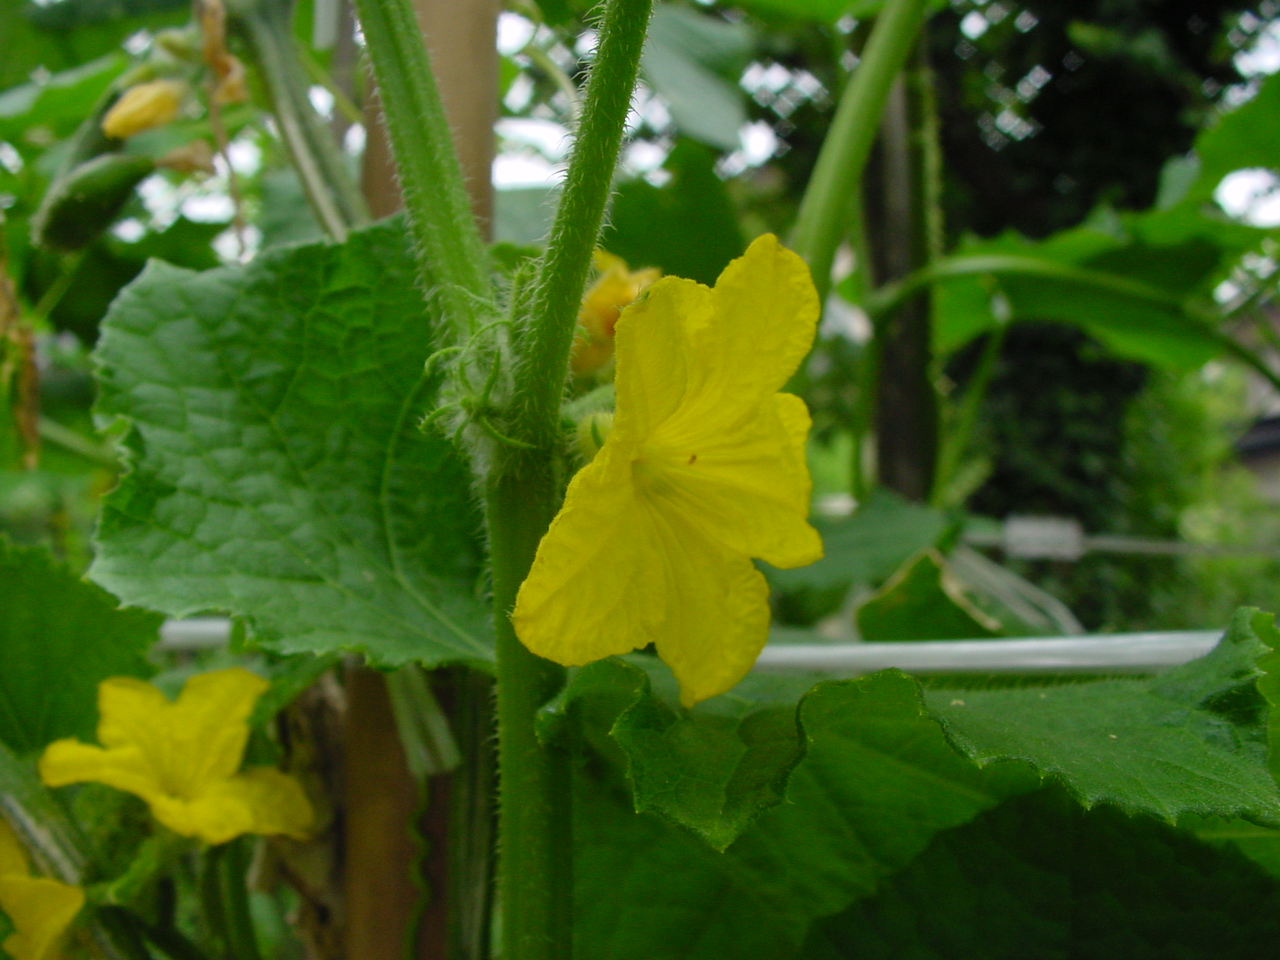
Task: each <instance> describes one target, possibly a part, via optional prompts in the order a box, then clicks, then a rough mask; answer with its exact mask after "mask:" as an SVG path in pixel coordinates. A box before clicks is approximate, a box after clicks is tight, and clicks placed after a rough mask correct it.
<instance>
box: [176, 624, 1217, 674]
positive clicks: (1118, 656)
mask: <svg viewBox="0 0 1280 960" xmlns="http://www.w3.org/2000/svg"><path fill="white" fill-rule="evenodd" d="M1221 636H1222V631H1221V630H1175V631H1165V632H1161V633H1114V634H1105V635H1094V636H1091V637H1078V636H1077V637H1034V638H1028V639H1017V640H916V641H908V642H903V643H771V644H769V645H768V646H766V647H765V648H764V651H763V652H762V653H761V654H760V658H759V659H758V660H757V661H756V665H755V670H756V672H758V673H793V672H813V673H833V674H842V675H845V676H859V675H861V674H864V673H874V672H875V671H876V670H883V669H885V668H886V667H897V668H898V669H900V670H905V671H906V672H908V673H1019V674H1028V673H1030V674H1036V673H1152V672H1154V671H1157V670H1163V669H1166V668H1167V667H1173V666H1177V665H1178V664H1180V663H1186V662H1187V661H1188V660H1194V659H1195V658H1196V657H1199V656H1203V655H1204V654H1206V653H1208V652H1209V651H1210V650H1211V649H1213V646H1214V644H1215V643H1217V642H1218V638H1219V637H1221ZM230 638H231V621H230V620H228V619H227V618H225V617H198V618H194V619H191V620H169V621H166V622H165V624H164V626H162V627H161V628H160V642H159V643H158V644H157V645H156V646H157V649H160V650H168V651H182V650H211V649H215V648H217V647H221V646H224V645H225V644H226V643H227V641H228V640H229V639H230Z"/></svg>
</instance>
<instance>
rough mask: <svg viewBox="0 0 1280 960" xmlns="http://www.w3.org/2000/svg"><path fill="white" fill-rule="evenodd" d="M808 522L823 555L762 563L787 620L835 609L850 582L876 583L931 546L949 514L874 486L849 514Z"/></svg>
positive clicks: (781, 614)
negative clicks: (780, 564) (789, 563)
mask: <svg viewBox="0 0 1280 960" xmlns="http://www.w3.org/2000/svg"><path fill="white" fill-rule="evenodd" d="M812 523H813V525H814V526H815V527H816V528H817V530H818V533H819V534H821V536H822V547H823V556H822V559H821V560H819V561H817V562H816V563H811V564H809V566H807V567H797V568H795V569H793V570H775V569H774V568H772V567H768V566H766V567H765V568H764V569H765V576H766V577H767V578H768V580H769V585H770V586H771V587H773V589H774V591H775V592H776V594H777V602H776V610H777V613H778V616H779V619H781V620H783V621H785V622H787V623H798V624H809V623H813V622H814V621H815V620H818V619H820V618H821V617H823V616H826V615H828V614H830V613H833V612H834V611H835V610H836V609H838V608H839V606H840V604H841V602H842V601H843V600H844V597H845V595H846V594H847V593H848V592H849V588H850V587H851V586H853V585H854V584H867V585H870V586H879V585H880V584H881V583H882V582H883V581H884V580H886V579H888V578H889V577H890V576H892V575H893V573H894V571H896V570H897V569H898V568H899V567H901V566H902V565H903V564H904V563H906V562H907V561H908V560H909V559H910V558H911V557H912V556H913V555H915V554H916V553H918V552H919V551H921V550H924V549H927V548H929V547H932V546H934V545H935V544H936V543H937V542H938V540H939V538H941V537H942V535H943V533H944V532H945V531H946V529H947V525H948V520H947V517H946V515H945V514H943V513H942V512H941V511H939V510H932V509H930V508H928V507H923V506H920V505H919V504H914V503H908V502H907V501H906V500H903V499H902V498H901V497H899V496H898V495H897V494H895V493H893V492H891V491H888V490H877V491H876V492H875V493H873V494H872V495H871V496H870V497H869V498H868V499H867V501H866V502H865V503H862V504H859V505H858V509H857V510H855V511H854V513H853V515H852V516H850V517H847V518H843V519H839V520H833V519H826V518H822V517H814V518H813V519H812ZM917 639H919V638H917Z"/></svg>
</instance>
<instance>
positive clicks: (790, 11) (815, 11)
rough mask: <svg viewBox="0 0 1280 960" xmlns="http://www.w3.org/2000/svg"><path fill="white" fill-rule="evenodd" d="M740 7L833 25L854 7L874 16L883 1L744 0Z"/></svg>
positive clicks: (861, 13) (860, 13) (862, 13)
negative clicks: (866, 9) (868, 8)
mask: <svg viewBox="0 0 1280 960" xmlns="http://www.w3.org/2000/svg"><path fill="white" fill-rule="evenodd" d="M740 6H742V7H743V8H745V9H747V10H757V11H759V12H761V13H774V14H778V13H780V14H783V15H784V16H788V17H795V18H796V19H797V20H816V21H818V22H819V23H835V22H836V21H837V20H839V19H840V18H841V17H843V16H844V15H845V14H846V13H849V12H850V10H852V9H853V8H855V7H856V8H859V9H860V10H865V8H867V7H872V8H873V9H871V10H869V11H865V12H866V13H869V14H870V15H874V14H875V13H876V12H877V10H878V8H879V7H881V6H883V0H875V2H874V3H870V4H869V3H867V2H866V0H744V2H742V3H741V4H740ZM863 15H864V12H859V13H858V14H857V16H863Z"/></svg>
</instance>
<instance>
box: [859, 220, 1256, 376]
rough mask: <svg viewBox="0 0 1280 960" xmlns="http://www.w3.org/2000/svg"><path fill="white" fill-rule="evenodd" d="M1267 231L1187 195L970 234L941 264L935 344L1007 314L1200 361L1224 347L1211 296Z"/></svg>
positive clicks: (959, 340)
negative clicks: (1051, 223)
mask: <svg viewBox="0 0 1280 960" xmlns="http://www.w3.org/2000/svg"><path fill="white" fill-rule="evenodd" d="M1264 235H1265V232H1264V231H1261V230H1258V229H1255V228H1252V227H1247V226H1243V225H1241V224H1235V223H1230V222H1228V221H1225V220H1222V219H1220V218H1214V217H1211V216H1206V215H1205V214H1204V212H1203V211H1202V209H1201V205H1200V204H1197V203H1184V204H1181V205H1178V206H1176V207H1174V208H1172V209H1168V210H1152V211H1148V212H1146V213H1142V214H1136V215H1134V214H1129V215H1124V216H1120V217H1116V216H1114V215H1111V216H1100V217H1095V218H1094V220H1093V222H1091V223H1088V224H1085V225H1083V226H1080V227H1077V228H1075V229H1074V230H1068V231H1063V232H1062V233H1059V234H1056V235H1054V236H1053V237H1051V238H1050V239H1048V240H1045V241H1042V242H1039V243H1031V242H1029V241H1026V240H1024V239H1022V238H1020V237H1018V236H1016V235H1014V234H1012V233H1010V234H1006V235H1004V236H1002V237H996V238H993V239H991V240H983V241H969V242H968V243H965V244H964V245H963V246H962V248H961V250H960V251H959V252H958V253H957V254H956V255H954V256H952V257H948V258H944V259H943V260H942V261H939V262H938V263H937V264H935V265H934V267H933V268H932V275H933V276H934V277H936V290H937V293H938V296H937V297H936V298H935V301H934V321H935V322H934V348H935V350H937V351H938V352H939V353H947V352H949V351H951V350H954V349H956V348H957V347H959V346H961V345H963V344H964V343H967V342H968V341H969V340H970V339H972V338H973V337H974V336H975V335H976V334H978V333H980V332H982V331H983V330H986V329H990V328H991V327H994V326H995V325H996V324H997V318H996V314H997V313H1000V314H1001V316H1002V318H1003V319H1008V320H1014V321H1054V322H1058V323H1068V324H1073V325H1075V326H1079V327H1081V328H1082V329H1084V330H1086V331H1087V332H1088V333H1090V334H1091V335H1093V336H1095V337H1097V338H1098V339H1099V340H1101V341H1102V342H1103V343H1105V344H1106V345H1107V346H1109V347H1110V348H1111V349H1113V350H1114V351H1116V352H1117V353H1119V354H1121V355H1124V356H1130V357H1134V358H1136V359H1138V360H1142V361H1145V362H1148V363H1153V364H1156V365H1159V366H1164V367H1167V368H1170V369H1173V370H1189V369H1194V368H1195V367H1197V366H1199V365H1201V364H1203V363H1204V362H1205V361H1206V360H1208V359H1211V358H1212V357H1215V356H1218V355H1219V354H1221V353H1222V352H1223V349H1224V344H1223V339H1222V336H1221V335H1220V334H1219V332H1218V331H1217V330H1216V329H1215V328H1214V326H1213V321H1212V309H1211V308H1208V307H1204V306H1203V304H1211V303H1212V302H1213V301H1212V292H1213V288H1214V287H1215V286H1216V285H1217V283H1218V282H1219V281H1220V280H1221V279H1222V278H1223V277H1225V275H1226V273H1227V271H1228V270H1229V269H1230V268H1231V267H1232V265H1233V264H1234V263H1235V262H1236V261H1237V260H1238V258H1239V256H1240V255H1241V254H1242V253H1244V252H1245V251H1247V250H1249V249H1251V248H1252V247H1254V246H1256V245H1257V244H1258V243H1260V242H1261V240H1262V238H1263V236H1264ZM868 302H871V301H868ZM1003 319H1002V321H1001V322H1003Z"/></svg>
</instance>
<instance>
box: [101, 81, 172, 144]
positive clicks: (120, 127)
mask: <svg viewBox="0 0 1280 960" xmlns="http://www.w3.org/2000/svg"><path fill="white" fill-rule="evenodd" d="M186 96H187V85H186V84H185V83H183V82H182V81H181V80H152V81H151V82H150V83H139V84H135V85H134V86H132V87H130V88H129V89H128V90H126V91H125V92H124V93H123V94H121V95H120V99H119V100H117V101H116V102H115V103H114V104H113V105H112V106H111V109H110V110H108V111H107V115H106V116H105V117H103V118H102V132H103V133H105V134H106V135H107V136H108V137H112V138H114V139H116V140H126V139H128V138H129V137H132V136H133V135H134V134H135V133H142V132H143V131H144V130H152V129H154V128H156V127H163V126H164V125H165V124H166V123H169V122H171V121H172V120H173V119H174V117H176V116H177V115H178V108H179V107H181V106H182V101H183V100H185V99H186Z"/></svg>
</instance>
